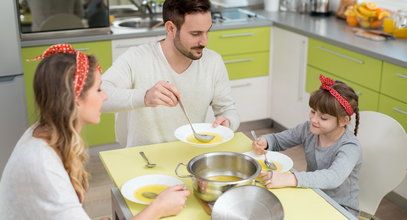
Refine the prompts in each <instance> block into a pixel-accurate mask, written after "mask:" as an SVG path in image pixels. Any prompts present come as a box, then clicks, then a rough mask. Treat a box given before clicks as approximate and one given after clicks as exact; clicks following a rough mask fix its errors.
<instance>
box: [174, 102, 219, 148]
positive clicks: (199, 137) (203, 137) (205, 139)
mask: <svg viewBox="0 0 407 220" xmlns="http://www.w3.org/2000/svg"><path fill="white" fill-rule="evenodd" d="M178 102H179V106H181V109H182V111H183V112H184V114H185V116H186V117H187V119H188V122H189V125H190V126H191V129H192V132H193V133H194V137H195V138H196V139H197V140H198V141H200V142H204V143H208V142H209V141H211V140H213V139H214V138H215V136H213V135H210V134H199V133H197V132H195V130H194V127H192V123H191V120H190V119H189V117H188V114H187V112H186V111H185V108H184V105H183V104H182V102H181V99H178Z"/></svg>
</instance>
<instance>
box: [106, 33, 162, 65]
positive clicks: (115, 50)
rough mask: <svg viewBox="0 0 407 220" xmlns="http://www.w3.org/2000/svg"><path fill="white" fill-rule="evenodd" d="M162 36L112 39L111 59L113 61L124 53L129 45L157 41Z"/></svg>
mask: <svg viewBox="0 0 407 220" xmlns="http://www.w3.org/2000/svg"><path fill="white" fill-rule="evenodd" d="M164 38H165V36H164V35H159V36H153V37H140V38H130V39H119V40H112V59H113V60H112V61H113V62H114V61H115V60H116V58H117V57H119V56H120V55H121V54H122V53H124V52H125V51H126V50H127V49H128V48H130V47H134V46H138V45H141V44H145V43H149V42H151V41H159V40H161V39H164Z"/></svg>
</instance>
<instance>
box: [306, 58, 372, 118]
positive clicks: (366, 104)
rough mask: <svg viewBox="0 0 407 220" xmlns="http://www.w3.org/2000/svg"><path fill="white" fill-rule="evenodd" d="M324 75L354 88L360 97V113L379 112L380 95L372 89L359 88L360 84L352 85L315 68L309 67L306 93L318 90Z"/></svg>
mask: <svg viewBox="0 0 407 220" xmlns="http://www.w3.org/2000/svg"><path fill="white" fill-rule="evenodd" d="M320 74H322V75H324V76H326V77H329V78H332V79H335V80H339V81H342V82H344V83H346V84H347V85H349V86H350V87H352V88H353V89H354V90H355V92H356V94H357V95H358V96H359V111H377V110H378V103H379V93H378V92H376V91H373V90H370V89H367V88H365V87H363V86H359V85H358V84H355V83H352V82H351V81H349V80H346V79H343V78H341V77H337V76H333V75H331V74H327V73H325V72H323V71H321V70H318V69H315V68H313V67H310V66H308V67H307V83H306V91H307V92H309V93H312V92H313V91H315V90H317V89H318V88H319V86H320V85H321V82H320V81H319V75H320Z"/></svg>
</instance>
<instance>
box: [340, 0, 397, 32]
mask: <svg viewBox="0 0 407 220" xmlns="http://www.w3.org/2000/svg"><path fill="white" fill-rule="evenodd" d="M345 16H346V22H347V23H348V24H349V25H351V26H360V27H362V28H369V29H378V28H381V27H382V24H383V19H384V18H386V17H388V16H390V13H389V12H388V11H387V10H385V9H381V8H379V7H378V6H377V5H376V4H375V3H374V2H362V3H360V4H355V5H352V6H349V7H348V8H347V9H346V11H345Z"/></svg>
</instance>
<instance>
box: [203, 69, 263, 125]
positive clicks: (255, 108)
mask: <svg viewBox="0 0 407 220" xmlns="http://www.w3.org/2000/svg"><path fill="white" fill-rule="evenodd" d="M268 83H269V77H268V76H261V77H251V78H244V79H237V80H231V81H230V85H231V88H232V97H233V98H234V100H235V102H236V109H237V110H238V112H239V117H240V122H247V121H254V120H260V119H267V118H269V116H268V115H269V112H268V108H267V106H269V100H270V99H269V94H270V92H269V87H268ZM213 120H214V117H213V111H212V108H211V107H209V109H208V114H207V117H206V120H205V121H206V122H208V123H212V122H213Z"/></svg>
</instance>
